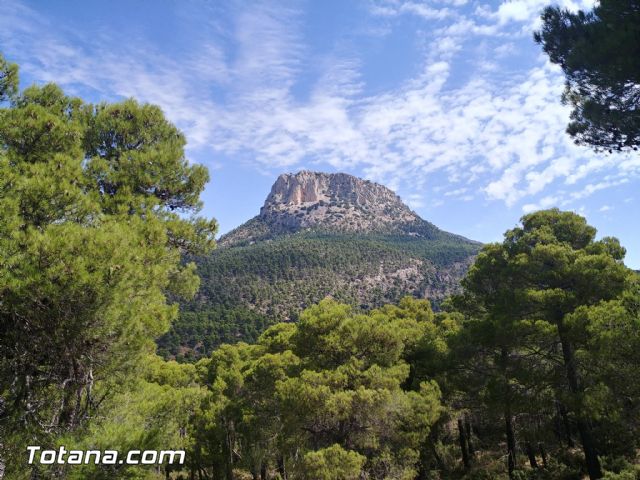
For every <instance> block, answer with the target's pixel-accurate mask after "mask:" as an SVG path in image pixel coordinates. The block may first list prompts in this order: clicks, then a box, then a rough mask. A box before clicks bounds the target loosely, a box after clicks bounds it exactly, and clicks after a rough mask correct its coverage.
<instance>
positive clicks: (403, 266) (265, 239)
mask: <svg viewBox="0 0 640 480" xmlns="http://www.w3.org/2000/svg"><path fill="white" fill-rule="evenodd" d="M480 246H481V245H480V243H478V242H474V241H471V240H468V239H466V238H464V237H462V236H459V235H455V234H452V233H448V232H445V231H443V230H440V229H439V228H437V227H436V226H435V225H433V224H432V223H430V222H428V221H426V220H423V219H422V218H420V217H419V216H418V215H417V214H416V213H415V212H413V211H412V210H411V209H410V208H409V207H408V206H406V205H405V204H404V203H403V202H402V200H401V199H400V197H398V196H397V195H396V194H395V193H394V192H393V191H391V190H390V189H388V188H387V187H385V186H383V185H379V184H377V183H373V182H370V181H367V180H363V179H360V178H357V177H354V176H351V175H347V174H344V173H336V174H327V173H318V172H310V171H301V172H298V173H296V174H283V175H280V176H279V177H278V179H277V180H276V182H275V183H274V185H273V187H272V189H271V192H270V194H269V196H268V197H267V199H266V201H265V203H264V206H263V207H262V208H261V209H260V213H259V214H258V215H257V216H256V217H254V218H252V219H251V220H249V221H248V222H246V223H245V224H243V225H241V226H240V227H238V228H236V229H235V230H233V231H231V232H229V233H228V234H226V235H224V236H223V237H221V238H220V240H219V242H218V249H217V250H216V251H215V252H214V253H213V254H212V255H210V256H207V257H204V258H197V259H194V260H195V261H196V263H197V264H198V273H199V274H200V276H201V278H202V284H201V288H200V290H199V292H198V294H197V295H196V297H195V299H194V300H193V301H190V302H188V303H185V304H183V305H182V306H181V314H180V318H179V319H178V320H177V321H176V322H174V325H173V326H172V328H171V331H170V332H169V333H168V334H166V335H165V336H164V337H162V338H161V339H160V340H159V342H158V345H159V350H160V352H161V353H162V354H164V355H165V356H167V357H177V358H180V359H181V358H197V357H199V356H201V355H207V354H208V353H209V352H210V351H211V349H213V348H215V347H216V346H217V345H219V344H220V343H223V342H225V343H228V342H235V341H239V340H244V341H252V340H255V339H256V338H257V336H258V335H259V334H260V333H261V332H262V331H263V330H264V329H265V328H267V327H268V326H269V325H271V324H273V323H276V322H280V321H295V320H296V319H297V316H298V313H299V312H300V311H301V310H302V309H304V308H305V307H307V306H308V305H310V304H313V303H316V302H318V301H320V300H321V299H322V298H325V297H326V296H332V297H334V298H335V299H337V300H339V301H343V302H346V303H350V304H353V305H355V306H357V307H359V308H362V309H368V308H372V307H376V306H380V305H382V304H385V303H389V302H395V301H397V300H399V299H400V298H401V297H403V296H405V295H413V296H416V297H421V298H429V299H430V300H431V301H432V302H433V303H434V304H435V305H436V306H437V304H438V303H439V302H440V301H441V300H442V299H443V298H444V297H445V296H446V295H448V294H450V293H452V292H455V291H456V290H457V288H458V286H459V282H460V280H461V278H462V276H463V275H464V274H465V272H466V271H467V268H468V267H469V265H470V263H471V262H472V260H473V258H474V256H475V254H476V253H477V252H478V250H479V248H480Z"/></svg>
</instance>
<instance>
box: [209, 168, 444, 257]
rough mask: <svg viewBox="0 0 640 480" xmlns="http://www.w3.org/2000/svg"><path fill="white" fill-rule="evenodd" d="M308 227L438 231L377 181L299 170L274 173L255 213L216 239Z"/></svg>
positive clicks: (229, 241)
mask: <svg viewBox="0 0 640 480" xmlns="http://www.w3.org/2000/svg"><path fill="white" fill-rule="evenodd" d="M309 229H311V230H314V231H324V232H331V233H357V234H372V233H380V234H394V233H398V234H405V235H413V236H418V237H424V238H436V237H437V236H438V234H439V232H440V230H438V229H437V228H436V227H435V226H434V225H433V224H431V223H429V222H427V221H425V220H422V219H421V218H420V217H419V216H418V215H417V214H416V213H415V212H413V211H412V210H411V209H409V207H407V206H406V205H405V204H404V203H403V202H402V200H401V199H400V197H399V196H398V195H396V194H395V193H394V192H393V191H391V190H390V189H388V188H387V187H385V186H383V185H380V184H377V183H373V182H370V181H368V180H363V179H360V178H357V177H354V176H352V175H347V174H345V173H334V174H330V173H319V172H310V171H307V170H303V171H301V172H298V173H295V174H292V173H288V174H283V175H280V176H279V177H278V179H277V180H276V182H275V183H274V184H273V187H272V188H271V193H270V194H269V196H268V197H267V199H266V201H265V203H264V206H263V207H262V208H261V209H260V214H259V215H258V216H257V217H254V218H253V219H251V220H250V221H249V222H247V223H246V224H244V225H242V226H241V227H238V228H237V229H236V230H234V231H232V232H230V233H229V234H227V235H225V236H224V237H222V239H221V240H220V245H221V246H225V245H236V244H240V243H247V242H248V243H251V242H255V241H260V240H265V239H268V238H272V237H274V236H278V235H281V234H287V233H295V232H297V231H301V230H309Z"/></svg>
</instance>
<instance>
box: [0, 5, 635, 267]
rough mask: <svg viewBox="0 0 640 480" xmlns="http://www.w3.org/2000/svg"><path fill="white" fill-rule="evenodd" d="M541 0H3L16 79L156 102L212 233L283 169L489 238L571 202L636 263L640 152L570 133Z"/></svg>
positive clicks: (6, 47)
mask: <svg viewBox="0 0 640 480" xmlns="http://www.w3.org/2000/svg"><path fill="white" fill-rule="evenodd" d="M548 1H549V0H512V1H507V2H500V1H493V2H485V1H481V0H426V1H425V0H350V1H346V0H322V1H320V0H313V1H312V0H307V1H304V0H301V1H294V0H290V1H287V2H278V1H249V0H245V1H233V0H228V1H224V2H206V1H195V0H183V1H168V0H135V1H131V0H128V1H124V0H110V1H109V2H99V1H82V0H67V1H61V0H52V1H47V2H45V1H36V0H33V1H27V0H23V1H14V0H0V12H2V14H1V15H0V51H2V52H3V53H4V55H5V56H6V57H7V58H8V59H9V60H11V61H13V62H16V63H18V64H19V65H20V69H21V86H22V87H26V86H29V85H31V84H34V83H35V84H42V83H46V82H56V83H58V84H59V85H61V86H62V87H63V88H64V89H65V91H67V92H68V93H69V94H73V95H78V96H80V97H82V98H84V99H85V100H87V101H89V102H101V101H118V100H121V99H123V98H128V97H134V98H136V99H138V100H139V101H141V102H149V103H154V104H157V105H159V106H160V107H162V109H163V111H164V112H165V114H166V116H167V117H168V118H169V120H171V121H172V122H173V123H174V124H175V125H177V126H178V127H179V128H180V129H181V130H182V131H183V132H184V133H185V135H186V137H187V140H188V145H187V156H188V158H189V160H190V161H192V162H198V163H202V164H204V165H206V166H207V167H208V168H209V171H210V174H211V181H210V182H209V184H208V185H207V187H206V190H205V191H204V193H203V200H204V209H203V212H202V214H204V215H205V216H208V217H215V218H216V219H217V220H218V221H219V224H220V233H225V232H227V231H229V230H231V229H232V228H234V227H236V226H238V225H240V224H241V223H243V222H245V221H246V220H248V219H249V218H251V217H253V216H254V215H256V214H257V213H258V211H259V209H260V207H261V206H262V204H263V202H264V200H265V198H266V196H267V194H268V193H269V190H270V188H271V185H272V184H273V182H274V181H275V179H276V178H277V176H278V175H279V174H281V173H286V172H296V171H299V170H302V169H309V170H315V171H323V172H346V173H350V174H353V175H357V176H359V177H363V178H366V179H369V180H372V181H375V182H379V183H382V184H384V185H386V186H388V187H390V188H392V189H393V190H394V191H396V193H398V194H399V195H400V196H401V197H402V199H403V200H404V201H405V202H406V203H407V204H408V205H409V206H411V208H413V209H414V210H415V211H416V212H417V213H418V214H420V215H421V216H422V217H423V218H425V219H427V220H429V221H431V222H433V223H435V224H436V225H437V226H439V227H440V228H443V229H444V230H448V231H451V232H455V233H458V234H461V235H464V236H466V237H468V238H472V239H474V240H479V241H482V242H491V241H499V240H500V239H501V238H502V235H503V233H504V232H505V231H506V230H507V229H509V228H513V227H514V226H516V225H517V223H518V221H519V219H520V217H521V216H522V215H524V214H526V213H528V212H531V211H534V210H536V209H540V208H550V207H559V208H561V209H564V210H571V211H575V212H578V213H580V214H581V215H584V216H585V217H586V218H587V220H588V221H589V223H590V224H592V225H594V226H595V227H596V228H598V235H599V236H616V237H618V238H619V239H620V240H621V242H622V244H623V245H624V246H625V247H626V248H627V251H628V253H627V264H628V265H629V266H631V267H633V268H640V222H638V221H637V219H638V218H639V216H638V213H637V211H638V209H639V208H640V198H639V195H638V184H639V182H640V156H639V155H638V154H637V152H636V153H635V154H633V153H626V154H618V153H614V154H602V153H594V152H592V151H591V150H590V149H589V148H587V147H579V146H576V145H574V144H573V142H572V140H571V139H570V138H569V137H568V136H567V135H566V133H565V128H566V124H567V121H568V118H569V109H568V107H566V106H563V105H562V104H561V101H560V95H561V93H562V90H563V76H562V72H561V71H560V70H559V68H558V67H556V66H554V65H552V64H550V63H549V62H548V59H547V57H546V56H545V55H544V54H543V52H542V50H541V48H540V46H539V45H536V44H535V42H534V41H533V32H534V31H535V30H536V29H537V28H538V27H539V25H540V21H539V14H540V11H541V10H542V9H543V8H544V7H545V6H546V5H547V2H548ZM557 4H559V5H561V6H563V7H565V8H569V9H571V10H577V9H589V8H591V6H592V5H593V4H592V2H591V0H575V1H573V0H560V3H557ZM634 212H636V213H634ZM634 219H635V220H634Z"/></svg>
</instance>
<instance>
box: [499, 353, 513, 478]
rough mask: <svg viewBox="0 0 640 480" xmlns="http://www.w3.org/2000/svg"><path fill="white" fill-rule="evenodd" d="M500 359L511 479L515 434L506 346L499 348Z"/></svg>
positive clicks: (508, 464) (511, 476)
mask: <svg viewBox="0 0 640 480" xmlns="http://www.w3.org/2000/svg"><path fill="white" fill-rule="evenodd" d="M500 359H501V363H502V365H501V366H502V373H503V375H504V425H505V432H506V435H507V468H508V470H509V478H510V479H512V478H513V472H514V471H515V469H516V435H515V433H514V431H513V417H512V414H511V390H510V389H509V377H508V375H507V362H508V361H509V352H508V351H507V349H506V348H502V349H501V351H500Z"/></svg>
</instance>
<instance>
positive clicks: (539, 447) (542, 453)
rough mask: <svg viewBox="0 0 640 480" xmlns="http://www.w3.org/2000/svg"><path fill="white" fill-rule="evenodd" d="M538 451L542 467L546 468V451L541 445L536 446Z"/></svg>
mask: <svg viewBox="0 0 640 480" xmlns="http://www.w3.org/2000/svg"><path fill="white" fill-rule="evenodd" d="M538 450H539V451H540V458H542V467H543V468H547V451H546V450H545V449H544V445H543V444H542V443H539V444H538Z"/></svg>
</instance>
